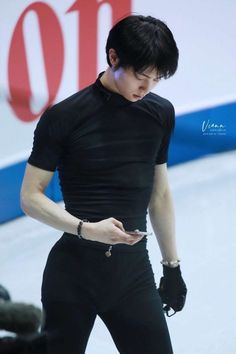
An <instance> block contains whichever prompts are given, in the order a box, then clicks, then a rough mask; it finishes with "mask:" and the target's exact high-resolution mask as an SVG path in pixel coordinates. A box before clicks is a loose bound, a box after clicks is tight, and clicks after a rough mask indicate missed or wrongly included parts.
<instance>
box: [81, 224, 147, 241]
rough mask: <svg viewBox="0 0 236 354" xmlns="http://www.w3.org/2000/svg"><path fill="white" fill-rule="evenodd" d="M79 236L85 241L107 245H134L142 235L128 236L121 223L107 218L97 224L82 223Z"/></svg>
mask: <svg viewBox="0 0 236 354" xmlns="http://www.w3.org/2000/svg"><path fill="white" fill-rule="evenodd" d="M81 235H82V237H83V238H84V239H85V240H89V241H98V242H102V243H106V244H109V245H116V244H118V243H125V244H127V245H134V244H135V243H137V242H139V241H140V240H141V239H142V238H143V235H142V234H141V233H140V234H139V233H138V232H137V235H130V234H128V233H126V232H125V229H124V227H123V224H122V222H120V221H119V220H117V219H115V218H108V219H104V220H101V221H98V222H91V223H90V222H84V223H83V226H82V230H81Z"/></svg>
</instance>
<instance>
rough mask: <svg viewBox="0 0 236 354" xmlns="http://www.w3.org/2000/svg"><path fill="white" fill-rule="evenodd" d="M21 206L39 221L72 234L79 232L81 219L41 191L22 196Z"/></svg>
mask: <svg viewBox="0 0 236 354" xmlns="http://www.w3.org/2000/svg"><path fill="white" fill-rule="evenodd" d="M21 206H22V209H23V210H24V212H25V213H26V214H27V215H29V216H31V217H32V218H34V219H37V220H38V221H41V222H43V223H45V224H47V225H49V226H52V227H54V228H55V229H58V230H61V231H65V232H68V233H71V234H76V233H77V227H78V223H79V219H78V218H76V217H74V216H73V215H71V214H70V213H68V212H67V211H66V210H64V209H63V208H61V207H60V206H59V205H57V204H56V203H55V202H53V201H52V200H51V199H49V198H48V197H47V196H46V195H44V194H43V193H41V192H37V193H33V194H31V195H27V193H24V194H23V195H22V196H21Z"/></svg>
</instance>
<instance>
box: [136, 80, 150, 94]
mask: <svg viewBox="0 0 236 354" xmlns="http://www.w3.org/2000/svg"><path fill="white" fill-rule="evenodd" d="M150 89H151V84H150V83H149V82H145V83H144V82H143V83H142V84H141V85H140V86H139V90H140V91H141V92H145V93H146V92H149V91H150Z"/></svg>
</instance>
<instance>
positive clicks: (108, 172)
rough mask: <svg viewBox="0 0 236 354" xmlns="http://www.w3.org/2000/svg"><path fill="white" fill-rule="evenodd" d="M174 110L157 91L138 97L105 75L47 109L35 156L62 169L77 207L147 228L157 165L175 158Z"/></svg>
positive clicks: (83, 213) (81, 212)
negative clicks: (110, 86) (129, 96)
mask: <svg viewBox="0 0 236 354" xmlns="http://www.w3.org/2000/svg"><path fill="white" fill-rule="evenodd" d="M174 116H175V114H174V108H173V105H172V104H171V103H170V102H169V101H168V100H166V99H164V98H162V97H160V96H158V95H156V94H154V93H149V94H147V95H146V96H145V97H144V98H143V99H142V100H139V101H137V102H131V101H128V100H126V99H125V98H124V97H123V96H121V95H119V94H117V93H113V92H111V91H109V90H107V89H106V88H105V87H104V86H103V85H102V83H101V81H100V79H99V78H98V79H97V80H96V82H95V83H94V84H93V85H90V86H88V87H86V88H85V89H83V90H81V91H79V92H77V93H76V94H74V95H72V96H70V97H69V98H67V99H65V100H64V101H62V102H60V103H58V104H56V105H54V106H52V107H51V108H49V109H48V110H46V111H45V112H44V114H43V115H42V117H41V118H40V120H39V122H38V124H37V127H36V129H35V132H34V143H33V149H32V152H31V155H30V157H29V160H28V162H29V163H30V164H31V165H33V166H36V167H39V168H41V169H44V170H47V171H55V170H56V169H58V172H59V179H60V186H61V190H62V194H63V198H64V202H65V208H66V210H67V211H68V212H70V213H71V214H72V215H75V216H77V217H79V218H82V219H83V218H86V219H88V220H90V221H98V220H102V219H105V218H108V217H115V218H117V219H118V220H120V221H122V222H123V224H124V227H125V228H126V229H127V230H128V229H129V230H133V229H137V228H138V229H140V230H145V229H146V214H147V206H148V203H149V200H150V195H151V191H152V186H153V176H154V169H155V165H156V164H163V163H165V162H166V161H167V156H168V146H169V141H170V136H171V132H172V130H173V128H174Z"/></svg>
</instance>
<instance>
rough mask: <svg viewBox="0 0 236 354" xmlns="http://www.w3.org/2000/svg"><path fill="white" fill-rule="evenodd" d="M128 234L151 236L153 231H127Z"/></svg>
mask: <svg viewBox="0 0 236 354" xmlns="http://www.w3.org/2000/svg"><path fill="white" fill-rule="evenodd" d="M125 232H126V233H127V234H129V235H131V236H150V235H152V232H146V231H140V230H138V231H136V230H134V231H125Z"/></svg>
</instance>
